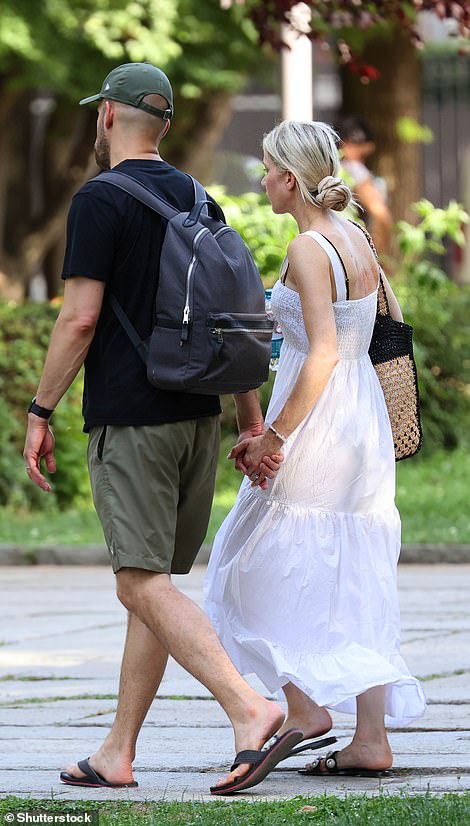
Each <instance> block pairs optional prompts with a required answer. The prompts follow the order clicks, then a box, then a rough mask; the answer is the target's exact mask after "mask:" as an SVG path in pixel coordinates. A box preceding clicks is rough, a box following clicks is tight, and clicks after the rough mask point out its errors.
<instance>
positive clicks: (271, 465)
mask: <svg viewBox="0 0 470 826" xmlns="http://www.w3.org/2000/svg"><path fill="white" fill-rule="evenodd" d="M233 398H234V400H235V406H236V408H237V425H238V433H239V437H238V442H242V441H245V440H246V439H251V438H253V437H254V436H261V435H262V434H263V433H264V418H263V412H262V410H261V405H260V403H259V397H258V392H257V391H256V390H250V391H249V392H248V393H237V394H235V395H234V397H233ZM238 442H237V444H238ZM283 458H284V457H283V455H282V453H279V452H276V453H274V454H273V455H272V456H264V457H263V462H262V463H261V465H260V471H261V473H260V477H259V479H258V480H257V481H256V482H254V483H253V486H254V487H256V486H257V485H259V486H260V487H261V488H263V490H265V489H266V488H267V482H266V481H265V480H266V479H274V476H275V475H276V473H277V471H278V470H279V467H280V463H281V462H282V461H283ZM228 459H235V468H236V469H237V470H239V471H241V472H242V473H244V474H247V469H246V467H245V464H244V461H243V459H244V452H240V453H238V452H237V453H234V448H232V450H231V451H230V453H229V455H228Z"/></svg>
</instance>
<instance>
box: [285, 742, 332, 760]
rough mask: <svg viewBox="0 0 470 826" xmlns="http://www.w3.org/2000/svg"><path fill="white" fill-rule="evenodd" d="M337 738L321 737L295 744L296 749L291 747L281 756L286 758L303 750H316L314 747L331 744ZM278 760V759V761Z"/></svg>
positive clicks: (318, 747) (323, 746)
mask: <svg viewBox="0 0 470 826" xmlns="http://www.w3.org/2000/svg"><path fill="white" fill-rule="evenodd" d="M337 742H338V740H337V738H336V737H323V738H322V739H321V740H310V741H309V742H308V743H304V745H302V744H301V745H300V746H297V748H296V749H291V750H290V752H289V754H286V756H285V757H283V758H282V759H283V760H287V759H288V757H294V756H295V755H296V754H302V752H303V751H316V749H323V748H326V746H332V745H333V743H337ZM279 762H280V761H279Z"/></svg>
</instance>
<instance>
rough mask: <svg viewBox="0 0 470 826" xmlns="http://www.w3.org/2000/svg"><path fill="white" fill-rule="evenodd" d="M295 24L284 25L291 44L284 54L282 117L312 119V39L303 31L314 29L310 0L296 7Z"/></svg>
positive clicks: (283, 31) (282, 65)
mask: <svg viewBox="0 0 470 826" xmlns="http://www.w3.org/2000/svg"><path fill="white" fill-rule="evenodd" d="M291 20H292V22H293V24H294V26H290V25H289V24H287V23H286V24H284V25H283V26H282V39H283V41H284V43H286V44H287V46H288V47H289V48H286V47H285V48H284V49H283V50H282V55H281V70H282V117H283V119H284V120H312V117H313V76H312V41H311V40H309V38H308V37H307V36H306V35H305V34H302V32H308V31H309V30H310V9H309V8H308V6H307V5H306V3H297V5H296V6H294V7H293V8H292V11H291Z"/></svg>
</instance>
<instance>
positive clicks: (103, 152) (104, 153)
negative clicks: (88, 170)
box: [95, 129, 111, 172]
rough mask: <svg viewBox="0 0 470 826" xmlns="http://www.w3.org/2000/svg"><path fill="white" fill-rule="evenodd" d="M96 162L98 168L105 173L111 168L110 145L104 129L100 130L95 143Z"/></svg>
mask: <svg viewBox="0 0 470 826" xmlns="http://www.w3.org/2000/svg"><path fill="white" fill-rule="evenodd" d="M95 160H96V163H97V166H99V168H100V169H101V170H102V171H103V172H105V171H106V170H107V169H110V168H111V157H110V152H109V144H108V141H107V140H106V135H105V134H104V130H103V129H99V130H98V133H97V135H96V141H95Z"/></svg>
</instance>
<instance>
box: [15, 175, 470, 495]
mask: <svg viewBox="0 0 470 826" xmlns="http://www.w3.org/2000/svg"><path fill="white" fill-rule="evenodd" d="M215 194H216V196H217V198H218V199H219V200H220V202H221V205H222V207H223V209H224V211H225V213H226V216H227V220H228V221H229V222H230V223H231V224H232V225H233V226H235V228H236V229H238V230H239V231H240V232H241V234H242V235H243V237H244V238H245V240H246V242H247V244H248V245H249V247H250V248H251V249H252V250H253V254H254V257H255V260H256V262H257V264H258V267H259V268H260V271H261V274H262V276H263V280H264V282H265V285H266V286H271V285H272V284H273V283H274V281H275V280H276V278H277V274H278V272H279V268H280V265H281V263H282V259H283V257H284V255H285V250H286V247H287V245H288V243H289V241H290V240H291V238H292V237H293V236H294V235H295V224H294V222H293V220H292V219H290V218H289V217H288V216H279V215H273V213H272V211H271V208H270V206H269V205H268V203H267V201H266V199H265V197H264V196H263V195H256V194H253V193H251V194H249V195H246V196H241V197H238V198H229V197H228V196H227V195H225V194H224V193H223V192H220V191H219V192H217V193H215ZM416 209H417V211H418V213H419V217H420V223H419V224H418V226H411V225H409V224H404V223H402V224H400V225H399V227H398V240H399V243H400V247H401V250H402V265H401V269H400V272H399V273H398V274H397V276H396V278H395V280H394V287H395V289H396V292H397V294H398V297H399V300H400V303H401V305H402V307H403V312H404V315H405V318H406V320H407V321H408V322H409V323H410V324H412V325H413V327H414V330H415V350H416V360H417V363H418V371H419V381H420V391H421V402H422V412H423V427H424V435H425V441H424V448H423V449H424V451H425V452H427V453H431V452H432V451H434V450H436V449H439V448H446V449H449V448H455V447H457V446H458V445H465V444H466V442H467V441H468V438H469V437H468V434H469V433H470V405H469V391H470V329H469V325H468V319H469V317H470V287H469V286H466V287H459V286H457V285H456V284H454V283H453V282H451V281H450V280H449V279H448V278H447V277H446V276H445V274H444V273H443V272H442V270H441V268H440V267H439V264H438V263H436V255H440V254H441V253H442V249H443V248H442V246H441V245H442V239H443V238H444V237H445V236H449V235H450V236H451V237H454V239H455V240H456V241H457V242H459V240H460V238H459V234H458V233H459V231H460V227H461V223H462V221H463V220H464V213H462V211H461V209H460V208H459V207H458V205H450V206H449V208H448V210H447V211H446V210H434V208H433V207H432V205H430V204H429V203H428V202H420V204H418V205H417V207H416ZM56 315H57V306H55V305H54V304H42V305H38V304H24V305H22V306H17V305H15V304H14V303H11V302H10V303H3V304H2V303H0V418H1V422H2V449H1V451H0V505H10V506H13V507H16V508H21V507H35V508H36V507H41V508H46V509H47V508H48V507H55V506H57V505H58V506H60V507H66V506H67V505H69V504H72V503H75V504H77V503H79V502H80V500H87V501H89V483H88V476H87V470H86V437H85V436H84V435H83V434H82V432H81V431H82V416H81V391H82V382H81V379H80V378H78V379H77V380H76V381H75V383H74V384H73V386H72V387H71V388H70V390H69V392H68V393H67V394H66V396H65V398H64V399H63V400H62V402H61V403H60V405H59V407H58V409H57V412H56V413H55V414H54V420H53V426H54V432H55V435H56V459H57V467H58V471H57V473H56V474H55V476H54V477H53V479H52V484H53V494H52V495H48V496H45V495H44V494H43V493H42V492H41V491H39V490H38V489H37V488H36V487H35V486H34V485H32V484H31V482H30V481H29V480H28V478H27V477H26V474H25V472H24V463H23V460H22V457H21V451H22V449H23V440H24V433H25V427H26V413H25V410H26V407H27V405H28V402H29V400H30V399H31V396H32V395H33V394H34V392H35V390H36V387H37V383H38V380H39V377H40V374H41V370H42V366H43V362H44V357H45V354H46V350H47V345H48V341H49V336H50V331H51V329H52V325H53V323H54V320H55V318H56ZM273 378H274V376H273V375H271V377H270V380H269V382H267V384H266V385H264V387H263V388H262V389H261V399H262V406H263V409H266V406H267V403H268V400H269V396H270V393H271V388H272V381H273ZM222 404H223V408H224V412H223V416H222V427H223V431H224V435H227V436H228V434H232V433H234V432H235V430H236V424H235V410H234V405H233V401H232V399H231V398H229V397H224V399H223V400H222Z"/></svg>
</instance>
